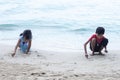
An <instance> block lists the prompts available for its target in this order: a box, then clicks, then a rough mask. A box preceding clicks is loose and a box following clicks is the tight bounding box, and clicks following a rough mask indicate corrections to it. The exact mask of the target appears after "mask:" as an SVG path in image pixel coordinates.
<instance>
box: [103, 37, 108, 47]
mask: <svg viewBox="0 0 120 80" xmlns="http://www.w3.org/2000/svg"><path fill="white" fill-rule="evenodd" d="M107 44H108V39H107V38H105V39H104V40H103V43H102V45H103V46H104V47H105V46H107Z"/></svg>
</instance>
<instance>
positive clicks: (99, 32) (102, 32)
mask: <svg viewBox="0 0 120 80" xmlns="http://www.w3.org/2000/svg"><path fill="white" fill-rule="evenodd" d="M96 33H97V34H98V35H100V34H104V33H105V29H104V28H103V27H97V29H96Z"/></svg>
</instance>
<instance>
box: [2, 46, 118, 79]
mask: <svg viewBox="0 0 120 80" xmlns="http://www.w3.org/2000/svg"><path fill="white" fill-rule="evenodd" d="M13 49H14V46H9V45H3V44H1V45H0V80H120V53H119V52H120V51H119V50H115V51H113V50H111V51H109V53H107V54H106V55H105V56H97V55H96V56H89V59H86V58H85V57H84V52H83V51H80V52H78V51H76V52H75V51H73V52H57V51H56V52H55V51H43V50H34V49H33V50H32V51H31V52H30V53H29V54H28V55H26V54H22V53H21V52H20V51H19V50H18V52H17V54H16V55H15V57H14V58H13V57H11V53H12V52H13Z"/></svg>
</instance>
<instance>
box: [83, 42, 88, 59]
mask: <svg viewBox="0 0 120 80" xmlns="http://www.w3.org/2000/svg"><path fill="white" fill-rule="evenodd" d="M88 43H89V41H87V42H86V43H85V44H84V51H85V57H86V58H88V54H87V44H88Z"/></svg>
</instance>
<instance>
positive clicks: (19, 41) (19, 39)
mask: <svg viewBox="0 0 120 80" xmlns="http://www.w3.org/2000/svg"><path fill="white" fill-rule="evenodd" d="M19 44H20V39H19V40H18V42H17V45H16V46H15V49H14V53H13V54H12V57H14V56H15V54H16V50H17V48H18V46H19Z"/></svg>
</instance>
